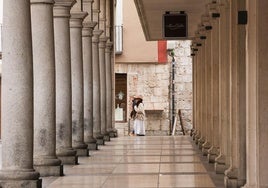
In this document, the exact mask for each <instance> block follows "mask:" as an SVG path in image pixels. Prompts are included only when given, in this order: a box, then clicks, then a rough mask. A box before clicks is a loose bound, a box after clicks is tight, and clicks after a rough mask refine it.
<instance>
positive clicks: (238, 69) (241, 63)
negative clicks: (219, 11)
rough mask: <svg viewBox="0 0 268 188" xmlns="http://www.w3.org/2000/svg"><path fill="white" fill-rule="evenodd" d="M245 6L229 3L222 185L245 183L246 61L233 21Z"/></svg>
mask: <svg viewBox="0 0 268 188" xmlns="http://www.w3.org/2000/svg"><path fill="white" fill-rule="evenodd" d="M244 8H245V1H232V2H231V14H232V19H231V20H232V21H231V27H230V28H232V31H231V36H232V43H231V45H232V48H231V49H232V50H231V83H232V84H231V130H230V134H229V138H228V139H230V142H231V143H232V144H231V147H230V154H231V155H230V156H229V158H228V162H229V164H230V167H229V169H228V170H227V171H226V172H225V185H226V186H228V187H229V186H232V187H241V186H243V185H244V184H245V178H246V177H245V173H246V169H245V167H246V161H245V157H246V151H245V149H246V146H245V144H246V134H245V133H246V132H245V127H244V126H245V124H246V106H245V103H246V94H245V93H246V66H245V65H246V63H245V39H246V30H245V25H238V24H237V21H236V20H237V11H238V10H241V9H244Z"/></svg>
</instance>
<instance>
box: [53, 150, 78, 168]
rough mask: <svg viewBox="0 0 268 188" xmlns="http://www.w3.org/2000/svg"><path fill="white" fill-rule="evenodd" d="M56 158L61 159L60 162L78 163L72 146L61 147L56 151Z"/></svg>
mask: <svg viewBox="0 0 268 188" xmlns="http://www.w3.org/2000/svg"><path fill="white" fill-rule="evenodd" d="M56 155H57V157H58V159H60V160H61V163H62V164H67V165H68V164H70V165H76V164H78V157H77V155H76V150H74V149H73V148H61V149H58V150H57V152H56Z"/></svg>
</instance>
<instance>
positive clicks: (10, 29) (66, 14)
mask: <svg viewBox="0 0 268 188" xmlns="http://www.w3.org/2000/svg"><path fill="white" fill-rule="evenodd" d="M107 6H109V7H107ZM110 6H113V3H112V1H110V0H95V1H94V2H93V0H85V1H79V0H78V1H75V0H55V1H53V0H42V1H40V0H31V1H23V2H15V1H14V2H13V0H11V1H5V2H4V8H3V9H4V26H3V73H2V87H3V89H2V91H3V94H2V101H3V102H2V106H1V108H2V146H3V149H2V152H3V161H2V164H3V165H2V166H3V167H2V170H1V171H0V185H1V186H2V187H27V188H30V187H40V186H41V180H40V179H39V176H40V175H41V176H59V175H62V174H63V166H62V164H77V157H78V156H88V150H89V149H97V143H98V144H104V140H107V141H109V140H110V136H116V131H115V130H114V129H113V123H112V121H113V120H112V85H113V75H112V66H111V64H112V62H113V60H112V40H113V38H112V36H111V32H105V31H106V30H107V28H108V30H110V28H111V25H109V24H111V23H112V22H111V21H109V22H108V21H107V20H111V18H112V17H113V16H112V14H111V12H110V10H111V7H110ZM106 12H107V13H106ZM100 13H101V19H99V14H100ZM100 25H101V27H100ZM92 37H93V39H92ZM107 41H108V42H107ZM106 115H107V116H106ZM104 135H105V137H104Z"/></svg>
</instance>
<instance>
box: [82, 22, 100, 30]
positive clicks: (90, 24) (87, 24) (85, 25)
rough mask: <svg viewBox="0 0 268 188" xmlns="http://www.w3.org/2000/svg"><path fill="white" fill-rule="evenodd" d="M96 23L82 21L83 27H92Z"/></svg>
mask: <svg viewBox="0 0 268 188" xmlns="http://www.w3.org/2000/svg"><path fill="white" fill-rule="evenodd" d="M96 25H97V22H93V21H92V22H84V23H83V27H84V28H92V29H94V27H95V26H96Z"/></svg>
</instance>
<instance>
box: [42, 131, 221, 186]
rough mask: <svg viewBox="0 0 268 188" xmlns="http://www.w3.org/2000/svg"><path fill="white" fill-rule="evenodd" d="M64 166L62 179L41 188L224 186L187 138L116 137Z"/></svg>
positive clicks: (47, 180) (48, 181)
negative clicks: (72, 163) (74, 164)
mask: <svg viewBox="0 0 268 188" xmlns="http://www.w3.org/2000/svg"><path fill="white" fill-rule="evenodd" d="M90 155H91V156H90V157H79V165H76V166H72V165H70V166H64V174H65V176H63V177H58V178H55V177H47V178H43V187H45V188H130V187H131V188H156V187H161V188H168V187H170V188H176V187H184V188H186V187H191V188H193V187H199V188H201V187H202V188H205V187H207V188H208V187H216V188H220V187H224V186H223V176H222V175H216V174H215V172H214V171H213V164H208V162H207V160H206V158H205V157H203V156H202V155H201V154H200V151H199V150H198V149H197V148H196V146H195V145H193V144H192V141H191V138H190V137H189V136H176V137H172V136H170V137H168V136H166V137H160V136H154V137H153V136H150V137H149V136H145V137H134V136H132V137H119V138H113V139H112V141H110V142H106V144H105V146H100V147H99V150H98V151H90Z"/></svg>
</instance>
